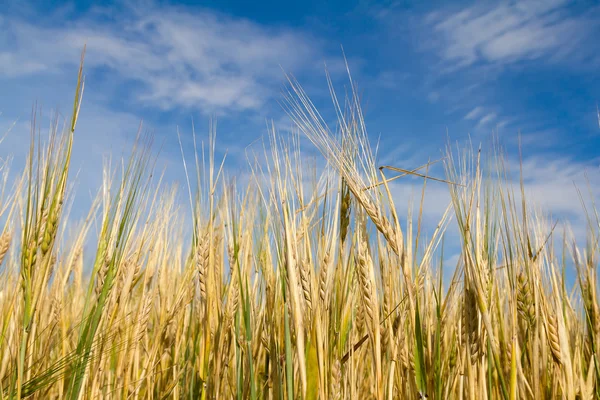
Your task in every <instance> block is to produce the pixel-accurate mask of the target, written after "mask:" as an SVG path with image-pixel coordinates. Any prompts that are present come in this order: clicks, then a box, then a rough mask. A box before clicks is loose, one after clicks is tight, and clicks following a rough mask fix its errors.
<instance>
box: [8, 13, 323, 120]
mask: <svg viewBox="0 0 600 400" xmlns="http://www.w3.org/2000/svg"><path fill="white" fill-rule="evenodd" d="M102 12H103V10H101V9H96V10H94V11H91V12H89V13H88V14H86V15H84V16H83V17H79V18H77V19H76V20H74V21H69V23H59V22H60V21H57V23H53V25H51V26H50V25H45V24H42V25H38V24H35V23H33V22H31V21H25V20H21V19H18V18H16V17H15V18H13V17H11V18H2V19H0V31H1V32H2V33H0V76H5V77H10V78H14V77H19V76H24V75H31V74H59V73H61V72H62V71H64V67H65V66H66V65H73V64H75V63H77V62H78V53H79V52H80V51H81V48H82V47H83V44H84V42H86V43H87V45H88V56H87V59H86V65H87V68H88V70H91V71H93V70H94V69H109V70H110V71H111V72H112V73H114V74H113V75H111V76H114V77H118V78H119V79H121V80H123V81H125V82H127V81H132V82H136V83H137V84H138V85H139V86H138V90H136V92H135V96H134V98H135V99H136V100H138V101H140V102H141V103H143V104H148V105H151V106H154V107H159V108H161V109H164V110H170V109H173V108H177V107H188V108H194V109H197V110H198V109H199V110H201V111H204V112H208V113H219V112H225V111H229V110H234V111H240V110H241V111H243V110H249V109H257V108H259V107H261V106H262V105H263V104H264V102H265V101H267V100H268V99H269V98H271V96H273V95H276V94H277V83H278V82H280V80H277V79H274V77H277V76H280V77H283V74H282V71H281V69H280V67H284V68H286V67H287V68H290V67H293V70H294V72H296V73H298V72H301V71H302V70H303V69H305V68H310V67H312V66H314V65H315V60H317V59H318V58H319V57H318V52H319V50H318V49H319V43H318V40H316V39H314V38H310V35H309V34H307V33H303V32H299V31H294V30H291V29H284V28H267V27H264V26H261V25H258V24H256V23H253V22H250V21H247V20H244V19H234V18H232V17H227V16H223V15H220V14H217V13H213V12H208V11H194V12H192V13H189V10H184V9H177V8H159V7H156V6H145V7H144V8H138V9H132V8H127V9H126V10H125V12H124V13H123V14H122V15H121V16H118V17H117V18H116V20H111V19H106V18H102ZM108 21H110V22H108ZM63 22H64V21H63ZM311 63H312V64H311Z"/></svg>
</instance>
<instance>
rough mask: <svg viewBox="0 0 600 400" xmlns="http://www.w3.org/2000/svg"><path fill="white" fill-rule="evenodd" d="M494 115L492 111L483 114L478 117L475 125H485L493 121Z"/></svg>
mask: <svg viewBox="0 0 600 400" xmlns="http://www.w3.org/2000/svg"><path fill="white" fill-rule="evenodd" d="M496 117H497V115H496V113H494V112H491V113H487V114H486V115H484V116H483V117H481V118H480V119H479V122H478V123H477V126H483V125H486V124H488V123H490V122H492V121H494V120H495V119H496Z"/></svg>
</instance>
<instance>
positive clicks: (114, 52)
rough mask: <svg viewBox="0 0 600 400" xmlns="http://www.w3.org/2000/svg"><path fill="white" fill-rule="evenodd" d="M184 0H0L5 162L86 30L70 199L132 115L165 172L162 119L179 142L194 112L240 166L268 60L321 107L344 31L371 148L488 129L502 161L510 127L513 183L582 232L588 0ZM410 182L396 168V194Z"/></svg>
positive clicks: (339, 63)
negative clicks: (98, 2) (101, 0)
mask: <svg viewBox="0 0 600 400" xmlns="http://www.w3.org/2000/svg"><path fill="white" fill-rule="evenodd" d="M5 3H6V1H5ZM193 3H194V2H177V3H175V2H166V1H118V2H113V3H111V4H110V5H106V6H102V7H98V6H93V5H92V2H89V1H85V2H83V1H82V2H68V3H63V4H62V5H59V6H56V5H55V2H51V1H38V2H35V1H33V2H29V3H28V4H24V3H23V2H20V1H13V0H8V2H7V4H8V6H7V7H3V9H2V10H1V11H0V88H2V90H1V92H0V93H1V95H0V112H1V115H0V132H2V133H3V132H5V131H7V130H8V129H9V127H11V126H12V125H13V124H14V127H13V128H12V129H11V132H10V133H9V134H8V136H7V137H6V139H5V141H4V142H3V143H2V144H1V145H0V146H1V147H0V156H2V157H6V156H8V155H9V154H13V155H14V163H13V169H17V170H18V169H20V165H22V164H19V163H22V159H23V155H24V154H25V151H26V149H27V143H28V139H29V128H28V120H29V116H30V113H31V107H32V105H33V102H34V101H37V102H38V104H41V105H42V106H43V109H44V111H45V112H48V111H50V110H51V109H55V108H58V109H59V110H62V111H64V113H65V114H66V115H68V114H69V109H70V104H71V103H70V101H71V99H72V96H73V88H74V83H75V78H76V71H77V65H78V62H79V55H80V51H81V48H82V46H83V44H84V42H85V43H87V55H86V89H85V90H86V92H85V94H84V103H83V106H82V111H81V118H80V123H79V126H78V131H77V136H76V144H75V146H76V148H75V158H74V160H73V167H74V169H75V170H76V171H79V175H78V178H77V180H78V192H77V196H78V200H77V202H78V204H85V203H86V202H89V199H90V196H91V194H90V191H92V190H95V189H96V188H97V187H98V184H99V182H100V181H101V177H102V174H101V168H102V159H103V156H105V155H108V154H112V155H113V157H118V156H119V155H120V154H121V152H122V150H124V149H127V148H128V147H127V146H128V145H129V144H130V143H131V142H132V140H133V138H134V137H135V134H136V132H137V130H138V126H139V123H140V121H141V120H143V121H144V127H145V128H146V129H149V130H151V131H152V132H154V134H155V137H156V140H155V141H156V142H157V143H164V147H163V149H162V151H161V153H160V159H159V162H160V163H161V165H162V164H164V163H166V164H167V165H168V167H167V180H168V181H174V182H181V183H183V180H182V178H183V168H182V163H181V156H180V152H179V145H178V142H177V133H176V132H177V127H179V129H180V130H181V132H182V137H183V142H184V145H185V147H186V149H188V153H189V149H190V144H191V135H190V132H191V120H192V118H193V120H194V124H195V128H196V131H197V132H198V133H200V134H203V133H205V132H206V131H207V129H208V121H209V118H210V117H216V118H217V121H218V127H217V132H218V145H217V146H218V149H219V151H220V152H221V153H222V152H224V151H225V150H227V151H228V154H229V156H228V157H229V168H230V170H232V171H237V170H240V171H241V170H242V169H243V165H245V163H246V160H245V155H244V154H245V149H246V146H248V145H249V144H251V143H253V142H255V140H256V139H258V138H260V137H261V136H264V135H265V133H266V123H265V122H266V120H267V119H273V120H274V121H275V123H276V125H277V127H278V128H280V129H282V130H285V129H286V128H287V127H289V124H290V122H289V120H288V119H287V118H286V116H285V114H284V112H283V110H282V108H281V106H280V105H279V104H278V101H279V100H281V98H282V97H281V89H282V85H283V84H284V74H283V71H286V72H289V73H292V74H294V76H296V77H297V79H298V80H299V81H300V83H301V84H302V85H303V87H304V88H305V89H306V91H307V92H308V94H309V95H310V96H311V97H312V98H313V99H314V100H315V103H316V104H317V106H318V107H319V108H321V109H322V110H323V111H324V114H326V115H327V114H328V113H331V111H332V109H331V106H330V102H329V100H328V99H329V94H328V91H327V84H326V81H325V73H324V65H325V63H326V64H327V67H328V69H329V71H330V73H331V74H332V77H333V80H334V83H335V84H336V86H337V87H338V88H339V89H340V90H342V91H343V90H344V85H345V84H347V79H346V72H345V67H344V62H343V56H342V52H341V46H343V49H344V52H345V55H346V57H347V59H348V62H349V65H350V69H351V73H352V76H353V79H354V80H355V81H356V82H358V85H359V88H360V91H361V93H362V96H363V98H364V103H363V106H364V111H365V117H366V123H367V128H368V130H369V132H370V134H371V135H372V137H373V140H377V139H378V138H379V139H380V160H381V162H382V163H386V164H392V165H397V166H400V167H403V168H413V167H417V166H419V165H422V164H424V163H426V162H427V161H428V159H437V158H439V156H440V150H441V149H442V148H443V147H444V145H445V144H446V141H447V138H448V137H449V138H450V139H451V140H458V141H464V140H466V139H467V138H468V137H469V136H470V137H471V138H472V140H473V142H474V143H476V144H477V143H479V142H484V143H485V142H487V141H489V138H490V135H491V134H492V133H495V134H496V135H497V137H498V138H499V140H500V142H501V143H502V144H503V145H504V146H505V147H506V148H507V149H508V152H509V153H508V158H509V160H510V161H512V162H513V163H515V162H516V159H517V151H516V150H517V138H518V134H519V133H520V134H521V136H522V141H523V144H524V148H523V154H524V164H525V167H526V169H525V179H526V181H527V183H528V187H529V192H530V193H531V197H532V198H533V199H534V200H535V201H537V202H538V203H539V204H540V205H541V206H542V207H543V208H544V209H545V210H547V211H548V212H552V213H553V214H555V215H559V216H565V217H568V219H569V220H570V221H571V223H572V225H573V227H574V230H575V231H578V232H582V230H583V226H584V225H583V221H584V220H583V213H582V211H581V207H580V205H579V200H578V197H577V194H576V191H575V189H574V183H575V184H577V185H579V186H584V185H585V178H584V173H587V175H588V177H589V179H590V181H591V183H592V192H593V195H594V196H596V198H597V199H600V185H599V184H598V183H600V169H599V166H600V157H599V156H600V154H599V150H600V126H599V125H600V121H599V118H600V117H599V116H598V115H597V111H596V110H597V104H598V102H599V101H600V79H599V77H600V74H599V71H600V40H598V39H597V38H598V37H600V6H599V5H598V4H597V3H596V2H578V3H576V4H573V3H569V2H565V1H560V0H556V1H555V0H549V1H521V2H498V3H493V2H452V3H449V2H416V1H415V2H411V1H397V2H370V1H358V2H356V1H337V2H323V1H319V2H314V3H311V2H308V1H302V2H292V3H286V2H281V1H272V2H271V1H269V2H246V1H206V2H203V3H202V6H198V5H195V4H193ZM45 115H47V114H45ZM329 115H330V114H329ZM15 122H16V123H15ZM44 128H45V126H44ZM306 151H307V155H309V156H315V155H316V153H315V151H314V150H313V149H312V148H310V147H308V148H307V149H306ZM419 188H420V182H416V181H405V182H397V183H396V184H395V186H394V191H395V193H397V197H398V198H399V199H400V200H399V203H400V205H401V206H403V205H405V203H403V202H405V201H406V199H407V198H409V197H410V194H411V193H414V194H415V196H418V194H419ZM448 201H449V197H448V195H447V188H446V187H445V186H444V185H435V184H431V185H429V186H428V194H427V203H426V206H427V208H426V209H427V210H428V211H427V212H428V217H429V218H430V219H431V221H434V220H435V219H436V218H437V217H439V216H440V215H441V214H442V212H443V210H444V208H445V206H446V205H447V204H448ZM81 209H85V207H84V206H82V207H81Z"/></svg>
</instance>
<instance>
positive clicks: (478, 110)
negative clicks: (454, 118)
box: [465, 106, 483, 119]
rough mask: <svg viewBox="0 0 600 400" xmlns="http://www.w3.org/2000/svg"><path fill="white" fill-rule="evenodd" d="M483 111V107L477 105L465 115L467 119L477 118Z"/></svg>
mask: <svg viewBox="0 0 600 400" xmlns="http://www.w3.org/2000/svg"><path fill="white" fill-rule="evenodd" d="M482 112H483V108H482V107H479V106H477V107H475V108H474V109H472V110H471V111H469V113H468V114H467V115H465V119H475V118H477V117H478V116H480V115H481V113H482Z"/></svg>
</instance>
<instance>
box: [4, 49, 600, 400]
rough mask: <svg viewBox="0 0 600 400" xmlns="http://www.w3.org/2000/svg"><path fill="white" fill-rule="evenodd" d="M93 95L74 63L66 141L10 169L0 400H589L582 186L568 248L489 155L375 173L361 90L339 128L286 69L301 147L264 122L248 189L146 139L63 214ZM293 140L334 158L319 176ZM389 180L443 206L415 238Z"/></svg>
mask: <svg viewBox="0 0 600 400" xmlns="http://www.w3.org/2000/svg"><path fill="white" fill-rule="evenodd" d="M83 82H84V80H83V60H82V67H81V69H80V71H79V77H78V79H77V87H76V91H75V93H76V95H75V100H74V106H73V110H72V118H69V119H68V120H67V121H66V123H65V125H66V127H65V129H63V128H62V127H61V124H59V123H58V122H57V123H56V124H55V125H53V128H52V129H50V131H49V132H44V131H43V130H42V131H41V133H39V134H38V132H40V130H39V127H37V126H36V125H35V120H34V121H33V123H32V125H33V128H32V136H31V147H30V152H29V156H28V159H27V162H26V164H25V165H10V170H9V165H8V163H7V162H4V161H3V164H2V165H0V168H1V170H0V172H1V173H2V177H3V179H2V181H1V183H0V185H1V186H0V193H1V195H0V222H1V223H2V225H0V398H1V399H24V398H31V399H71V400H79V399H113V398H115V399H156V400H158V399H277V400H279V399H282V400H283V399H286V400H291V399H304V398H306V399H317V398H320V399H423V398H428V399H473V400H475V399H517V398H519V399H521V398H523V399H543V398H547V399H554V398H566V399H592V398H597V397H598V396H599V395H600V387H599V385H600V370H599V367H600V366H599V365H598V358H597V349H598V347H599V346H600V314H599V312H600V310H599V303H598V291H597V283H598V278H597V272H596V268H597V265H598V259H599V257H600V247H599V246H600V244H599V240H600V218H599V216H598V213H597V210H596V209H595V208H594V206H593V200H594V199H589V198H588V197H587V195H586V193H587V192H586V188H579V189H580V190H581V193H580V197H581V199H582V202H581V203H580V204H573V207H584V205H585V204H592V206H590V207H587V208H586V215H587V216H588V224H587V226H588V231H587V240H586V241H585V243H576V242H575V240H574V238H573V236H572V235H570V234H569V231H568V229H567V227H565V226H564V224H562V223H556V221H554V220H552V219H550V218H548V217H547V216H545V215H544V214H543V213H542V212H541V211H539V210H538V208H536V205H535V204H532V203H530V202H529V201H528V199H527V196H526V195H525V192H526V191H525V187H526V184H525V183H523V182H522V181H519V178H518V174H517V178H516V180H515V179H513V178H512V177H513V176H514V175H511V174H509V173H508V171H507V165H506V162H505V161H504V158H503V155H502V152H501V151H500V150H499V149H495V150H492V151H488V152H486V151H480V150H478V148H477V146H475V147H474V148H469V147H465V148H464V149H463V148H458V149H453V148H452V147H450V146H449V147H448V149H447V152H446V155H445V157H444V158H443V159H442V160H441V161H440V162H439V164H437V165H438V166H440V165H443V170H444V171H445V175H443V176H440V175H439V174H432V173H430V171H429V170H430V167H431V166H432V165H431V164H427V165H424V166H422V167H421V168H418V169H415V167H414V166H411V167H407V166H401V165H398V166H394V167H385V168H382V166H381V165H378V164H377V162H376V152H375V151H374V150H373V146H372V145H371V143H370V142H369V136H368V134H367V128H366V126H365V121H364V118H363V115H362V112H361V105H360V101H359V96H358V94H357V93H356V91H350V93H349V94H348V95H347V96H346V97H345V98H341V97H340V98H338V97H336V95H335V92H334V91H332V92H331V93H332V100H333V107H334V108H335V111H336V114H337V117H338V121H337V124H336V126H335V128H330V127H328V126H327V125H326V124H325V122H324V120H323V118H321V116H320V114H319V111H318V110H317V109H316V108H315V107H314V105H313V103H312V102H311V100H310V99H309V97H308V95H307V94H306V93H305V92H304V91H303V89H302V88H301V87H300V85H299V84H298V83H297V82H296V81H295V80H294V79H292V78H290V79H289V81H288V91H287V95H286V96H285V98H284V101H283V102H282V103H283V105H284V107H285V109H286V111H287V112H288V114H289V116H290V117H291V118H292V120H293V121H294V122H295V125H296V129H297V136H293V135H292V137H291V139H288V137H287V136H285V137H284V136H283V135H279V134H278V133H277V132H276V131H275V129H273V130H272V131H271V132H270V134H269V136H268V140H267V141H266V145H265V147H264V148H265V157H264V160H265V161H264V163H262V164H261V165H250V166H249V170H250V171H251V175H252V178H253V179H252V180H251V181H250V182H249V183H247V184H244V185H243V186H242V185H239V184H236V183H235V181H234V180H232V179H229V178H228V177H227V174H226V171H225V168H224V167H223V166H222V160H220V159H215V152H214V146H215V141H216V140H218V139H217V137H216V135H215V134H214V132H211V133H210V134H209V135H208V136H207V137H203V138H201V137H199V138H198V148H197V154H198V155H197V158H196V159H195V160H192V161H191V162H190V160H188V162H187V163H186V164H185V168H186V169H185V171H186V176H187V187H180V188H174V187H171V186H169V185H167V184H165V183H161V181H160V174H157V173H154V175H153V173H152V166H153V160H154V155H155V153H154V151H155V150H154V148H153V147H152V139H151V137H149V136H145V135H142V134H139V135H138V139H137V141H136V145H135V147H134V148H133V149H132V151H131V156H130V157H129V158H128V159H127V158H126V159H124V160H123V161H122V163H119V167H118V168H116V169H114V170H108V169H107V170H106V171H105V173H104V181H103V185H102V187H99V188H98V191H97V196H96V198H95V200H94V202H93V204H92V207H91V209H90V210H89V214H88V217H87V218H86V219H85V220H83V221H81V222H80V223H74V222H73V221H72V220H70V219H69V207H70V205H71V200H72V199H71V193H72V187H71V183H72V180H73V174H72V173H70V171H69V169H70V159H71V151H72V145H73V143H74V142H75V141H77V129H76V125H77V119H78V113H79V109H80V105H81V104H82V99H83V97H85V96H83V88H84V85H83ZM82 107H85V100H83V106H82ZM300 136H301V137H303V138H307V139H308V140H309V141H310V142H312V145H314V146H315V147H316V149H318V150H319V152H320V153H321V156H322V157H323V161H324V164H325V163H326V167H325V168H323V169H322V170H320V171H319V172H318V175H317V176H316V177H313V176H309V175H311V174H310V173H308V172H307V166H306V165H303V162H304V160H303V158H302V157H301V154H300V150H299V145H298V143H299V139H298V137H300ZM200 142H203V143H204V145H203V146H200ZM201 149H202V150H201ZM496 150H497V151H496ZM9 152H10V149H9V148H5V147H4V146H3V145H2V144H1V143H0V153H2V154H4V155H7V154H8V153H9ZM2 160H5V158H2ZM403 168H411V169H403ZM517 169H518V168H517ZM9 171H11V172H16V173H17V179H15V180H14V182H12V180H10V179H8V176H9ZM513 172H515V171H513ZM516 172H518V171H516ZM396 178H398V179H407V178H410V179H413V180H415V179H419V180H421V182H422V185H423V191H425V189H426V186H427V185H432V184H435V185H442V186H444V187H445V188H446V189H447V190H448V192H449V193H450V197H451V203H450V204H448V208H447V211H446V213H445V214H444V215H443V217H442V219H441V220H440V221H439V222H438V223H437V226H434V227H433V229H430V230H428V231H427V233H426V234H425V233H424V231H425V228H424V227H423V218H422V216H423V213H424V210H423V203H422V202H419V200H418V199H417V201H416V202H415V206H414V207H413V211H411V212H409V213H408V215H399V213H398V212H397V209H398V208H397V207H396V206H395V204H394V200H395V199H394V196H392V194H391V190H390V185H392V182H393V181H394V180H395V179H396ZM432 181H434V182H432ZM570 190H571V189H570ZM572 190H576V189H575V188H572ZM178 194H181V195H182V197H183V198H184V199H185V207H186V208H187V210H182V208H181V207H179V206H178V204H177V202H176V200H175V199H176V197H177V195H178ZM188 215H189V216H188ZM450 225H452V226H453V227H454V228H453V230H452V231H451V232H453V233H452V234H453V235H457V237H455V238H454V241H455V242H456V243H458V244H459V246H460V247H459V248H458V249H457V252H458V253H460V257H458V261H457V263H455V264H452V265H448V263H447V258H446V257H444V245H445V243H446V241H447V240H448V238H447V235H449V234H450V230H448V229H447V228H448V227H449V226H450ZM454 232H456V233H454ZM569 282H571V283H569ZM572 282H575V283H574V285H573V284H572Z"/></svg>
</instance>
